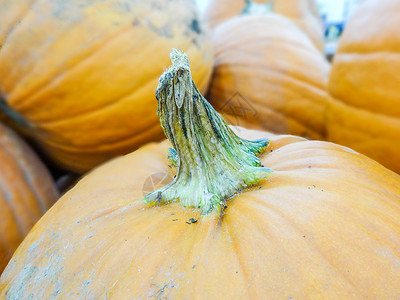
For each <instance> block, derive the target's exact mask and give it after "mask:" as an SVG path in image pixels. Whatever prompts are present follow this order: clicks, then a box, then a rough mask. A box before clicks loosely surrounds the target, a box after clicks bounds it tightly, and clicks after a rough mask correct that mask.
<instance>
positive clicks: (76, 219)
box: [0, 128, 400, 299]
mask: <svg viewBox="0 0 400 300" xmlns="http://www.w3.org/2000/svg"><path fill="white" fill-rule="evenodd" d="M237 132H238V133H239V135H240V136H242V137H244V138H246V139H257V138H262V137H269V138H270V140H271V143H270V146H269V149H268V150H267V151H266V152H265V154H263V155H262V156H261V161H262V163H263V165H265V166H266V167H269V168H271V169H273V170H274V172H273V173H272V175H271V177H270V178H269V179H268V180H266V181H265V182H264V183H263V184H262V185H261V186H257V187H254V188H251V189H248V190H246V191H244V192H242V193H240V194H239V195H237V196H235V197H234V198H232V199H231V200H229V201H228V202H227V203H226V205H227V207H226V209H225V210H224V212H223V214H221V215H215V214H214V215H209V216H200V215H199V213H198V211H197V210H195V209H190V208H183V207H181V206H180V205H176V204H171V205H165V206H156V207H149V206H146V205H145V204H144V203H143V202H142V201H140V199H141V197H143V192H142V191H143V187H144V185H145V183H146V180H147V179H148V178H149V176H151V175H152V174H166V175H165V176H169V178H170V180H171V179H172V177H173V173H172V171H171V168H170V167H169V166H168V165H169V162H168V160H167V158H166V153H167V149H168V147H169V146H170V145H169V143H168V142H162V143H161V144H149V145H146V146H144V147H142V148H141V149H139V150H137V151H135V152H133V153H132V154H129V155H126V156H124V157H120V158H116V159H114V160H112V161H110V162H108V163H106V164H104V165H102V166H100V167H98V168H96V169H95V170H93V171H92V172H91V173H90V174H88V175H87V176H86V177H84V178H83V179H82V180H81V181H80V182H79V183H78V184H77V185H76V186H75V187H74V188H73V189H71V190H70V191H69V192H67V193H66V194H65V195H64V196H63V197H62V198H61V199H60V200H59V201H58V202H57V203H56V205H55V206H54V207H53V208H52V209H51V210H50V211H49V212H48V213H47V214H46V215H45V216H44V217H43V218H42V219H41V220H40V221H39V222H38V223H37V224H36V226H35V227H34V228H33V230H32V231H31V232H30V234H29V235H28V237H27V238H26V239H25V240H24V242H23V243H22V245H21V246H20V247H19V248H18V250H17V251H16V253H15V255H14V257H13V258H12V260H11V262H10V263H9V265H8V266H7V268H6V270H5V271H4V273H3V275H2V277H1V279H0V295H1V297H5V295H7V297H9V298H10V299H24V298H27V297H28V296H29V295H31V297H32V296H33V298H40V299H46V298H51V297H57V298H59V299H71V298H75V299H77V298H80V297H81V298H93V299H101V298H105V297H110V298H116V299H126V298H135V299H139V298H140V299H147V298H150V297H159V298H161V297H163V296H165V297H169V298H172V299H185V298H195V299H249V298H251V299H280V298H282V299H287V298H288V297H293V298H300V299H315V298H321V297H324V298H328V299H360V298H366V297H370V298H377V299H390V298H392V299H393V298H398V297H399V296H400V291H399V289H398V282H399V280H400V258H399V250H400V230H399V228H400V227H399V225H400V224H399V223H400V221H399V220H400V176H399V175H397V174H395V173H393V172H392V171H389V170H387V169H386V168H384V167H383V166H381V165H380V164H378V163H376V162H375V161H373V160H371V159H369V158H367V157H365V156H363V155H361V154H358V153H356V152H354V151H352V150H350V149H348V148H345V147H342V146H339V145H335V144H332V143H328V142H319V141H306V140H304V139H302V138H299V137H294V136H274V135H271V134H268V133H265V132H259V131H250V130H246V129H244V128H237ZM160 178H161V177H160ZM191 218H194V219H195V220H197V222H196V223H191V222H190V221H189V220H190V219H191ZM188 223H189V224H188Z"/></svg>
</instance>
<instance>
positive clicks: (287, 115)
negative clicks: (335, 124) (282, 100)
mask: <svg viewBox="0 0 400 300" xmlns="http://www.w3.org/2000/svg"><path fill="white" fill-rule="evenodd" d="M254 105H255V106H257V107H258V110H264V111H271V112H273V113H276V114H278V115H280V116H282V117H284V118H285V119H289V120H291V121H292V122H293V123H294V124H296V125H298V126H300V127H303V128H304V129H305V130H307V131H309V132H311V133H313V135H315V136H317V135H319V133H318V132H317V131H316V130H315V129H314V128H311V127H310V125H309V124H306V123H304V122H301V121H300V120H298V119H295V118H294V117H293V116H291V115H290V114H286V112H283V111H280V110H277V109H275V108H272V107H271V106H264V105H262V103H260V102H258V101H256V102H254Z"/></svg>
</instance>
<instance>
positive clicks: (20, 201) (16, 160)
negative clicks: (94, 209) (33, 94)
mask: <svg viewBox="0 0 400 300" xmlns="http://www.w3.org/2000/svg"><path fill="white" fill-rule="evenodd" d="M0 162H1V165H0V273H1V272H2V271H3V269H4V268H5V266H6V265H7V263H8V261H9V260H10V258H11V256H12V254H13V253H14V251H15V249H17V247H18V246H19V244H20V243H21V242H22V240H23V238H24V237H25V235H26V234H27V233H28V232H29V230H30V229H31V228H32V226H33V225H34V224H35V223H36V222H37V221H38V220H39V218H40V217H41V216H42V215H43V214H44V213H45V212H46V211H47V210H48V209H49V208H50V207H51V206H52V205H53V204H54V202H55V201H56V199H57V196H58V195H57V191H56V188H55V185H54V183H53V180H52V178H51V176H50V174H49V173H48V171H47V169H46V167H45V166H44V165H43V164H42V162H41V161H40V160H39V158H38V157H37V156H36V154H35V153H34V152H33V151H32V150H31V149H30V148H29V147H28V145H26V144H25V142H24V141H22V140H21V139H20V138H19V137H18V136H17V135H16V134H15V133H14V132H12V131H11V130H10V129H9V128H6V127H5V126H3V125H1V124H0Z"/></svg>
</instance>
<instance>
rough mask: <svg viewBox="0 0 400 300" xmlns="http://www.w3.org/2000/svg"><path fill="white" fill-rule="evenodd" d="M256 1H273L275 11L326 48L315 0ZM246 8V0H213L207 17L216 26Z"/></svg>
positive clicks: (320, 48)
mask: <svg viewBox="0 0 400 300" xmlns="http://www.w3.org/2000/svg"><path fill="white" fill-rule="evenodd" d="M253 2H256V3H271V5H272V10H273V12H275V13H277V14H280V15H282V16H284V17H286V18H288V19H290V20H291V21H292V22H293V23H295V24H296V25H297V26H298V27H299V28H300V29H302V30H303V31H304V32H305V33H306V34H307V36H308V37H309V38H310V39H311V41H312V42H313V44H314V46H316V47H317V48H318V49H319V50H320V51H323V49H324V32H323V24H322V20H321V16H320V14H319V12H318V8H317V5H316V3H315V1H314V0H269V1H266V0H258V1H253ZM245 8H246V1H245V0H211V1H209V4H208V6H207V8H206V12H205V17H206V20H207V22H208V24H209V26H210V27H212V28H214V27H216V26H217V25H219V24H221V23H222V22H224V21H227V20H228V19H230V18H232V17H235V16H237V15H239V14H241V13H242V12H243V10H244V9H245Z"/></svg>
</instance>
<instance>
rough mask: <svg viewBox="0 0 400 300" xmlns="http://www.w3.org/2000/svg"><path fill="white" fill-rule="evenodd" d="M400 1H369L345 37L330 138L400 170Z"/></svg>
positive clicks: (336, 69) (333, 87)
mask: <svg viewBox="0 0 400 300" xmlns="http://www.w3.org/2000/svg"><path fill="white" fill-rule="evenodd" d="M399 11H400V3H399V1H390V0H384V1H364V2H363V4H362V5H360V7H359V9H358V10H357V11H356V12H355V14H354V15H353V17H352V18H351V20H350V21H349V23H348V25H347V26H346V30H345V31H344V33H343V35H342V37H341V38H340V40H339V45H338V51H337V53H336V54H335V57H334V60H333V64H332V72H331V75H330V78H329V90H330V92H331V94H332V95H333V96H334V98H335V99H334V100H335V101H333V102H332V105H331V106H330V107H329V109H328V111H327V133H328V139H329V140H331V141H333V142H336V143H340V144H343V145H347V146H349V147H352V148H354V149H355V150H357V151H359V152H361V153H364V154H366V155H368V156H370V157H372V158H373V159H375V160H377V161H379V162H380V163H381V164H383V165H384V166H386V167H387V168H389V169H392V170H394V171H395V172H397V173H400V161H399V159H398V157H399V153H400V77H399V75H398V72H399V69H400V59H399V58H398V56H399V53H400V47H399V45H400V35H399V32H398V28H399V27H400V16H399V13H398V12H399Z"/></svg>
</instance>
